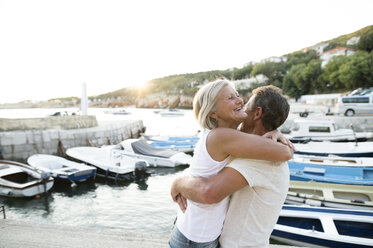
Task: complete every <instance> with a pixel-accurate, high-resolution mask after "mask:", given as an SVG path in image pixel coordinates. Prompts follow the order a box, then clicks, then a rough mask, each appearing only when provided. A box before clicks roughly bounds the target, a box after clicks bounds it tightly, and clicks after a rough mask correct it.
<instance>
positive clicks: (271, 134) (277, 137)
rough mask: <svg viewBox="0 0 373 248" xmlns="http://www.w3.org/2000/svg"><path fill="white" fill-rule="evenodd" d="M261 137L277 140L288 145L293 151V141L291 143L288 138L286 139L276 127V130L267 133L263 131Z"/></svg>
mask: <svg viewBox="0 0 373 248" xmlns="http://www.w3.org/2000/svg"><path fill="white" fill-rule="evenodd" d="M263 137H265V138H268V139H272V140H273V141H276V142H277V141H279V142H281V143H282V144H284V145H286V146H288V147H289V148H290V149H291V150H292V151H293V152H295V147H294V145H293V143H291V141H290V140H288V139H287V138H286V137H285V136H284V135H283V134H282V133H281V132H280V131H278V130H277V129H276V130H273V131H270V132H268V133H265V134H263Z"/></svg>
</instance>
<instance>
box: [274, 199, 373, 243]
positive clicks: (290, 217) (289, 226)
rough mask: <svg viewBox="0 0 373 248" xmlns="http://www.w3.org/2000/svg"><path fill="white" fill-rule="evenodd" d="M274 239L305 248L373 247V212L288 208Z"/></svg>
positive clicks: (279, 220)
mask: <svg viewBox="0 0 373 248" xmlns="http://www.w3.org/2000/svg"><path fill="white" fill-rule="evenodd" d="M271 238H272V239H274V240H277V241H280V242H283V243H286V244H290V245H295V246H301V247H335V248H341V247H346V248H347V247H348V248H366V247H373V211H367V210H365V211H364V210H346V209H338V208H320V207H310V206H290V205H284V206H283V207H282V210H281V212H280V217H279V219H278V221H277V224H276V225H275V228H274V230H273V232H272V234H271Z"/></svg>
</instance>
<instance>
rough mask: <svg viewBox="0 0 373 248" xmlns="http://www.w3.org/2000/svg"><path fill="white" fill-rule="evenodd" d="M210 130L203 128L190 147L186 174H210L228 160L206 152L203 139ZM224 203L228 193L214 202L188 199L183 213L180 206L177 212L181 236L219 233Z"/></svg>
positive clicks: (206, 238)
mask: <svg viewBox="0 0 373 248" xmlns="http://www.w3.org/2000/svg"><path fill="white" fill-rule="evenodd" d="M210 131H211V130H208V129H206V130H204V132H203V133H202V135H201V138H200V139H199V141H198V143H197V145H196V147H195V149H194V155H193V159H192V162H191V164H190V167H189V175H190V176H193V177H211V176H214V175H216V174H218V172H219V171H221V170H222V169H223V168H224V167H225V166H226V165H227V164H228V163H229V162H230V157H227V158H226V159H224V160H223V161H215V160H213V159H212V158H211V156H210V154H209V153H208V152H207V148H206V139H207V136H208V134H209V133H210ZM228 204H229V197H226V198H224V199H223V200H222V201H221V202H219V203H215V204H201V203H196V202H193V201H191V200H188V206H187V209H186V211H185V213H183V212H182V211H181V210H179V212H178V215H177V222H176V225H177V228H178V229H179V230H180V232H181V233H182V234H184V236H185V237H187V238H188V239H189V240H192V241H194V242H200V243H204V242H210V241H213V240H215V239H217V238H218V237H219V235H220V234H221V231H222V229H223V223H224V219H225V215H226V213H227V210H228Z"/></svg>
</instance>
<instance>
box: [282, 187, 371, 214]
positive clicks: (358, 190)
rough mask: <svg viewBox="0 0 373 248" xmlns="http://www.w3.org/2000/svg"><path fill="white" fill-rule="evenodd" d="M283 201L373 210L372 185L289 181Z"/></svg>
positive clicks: (293, 203) (294, 203)
mask: <svg viewBox="0 0 373 248" xmlns="http://www.w3.org/2000/svg"><path fill="white" fill-rule="evenodd" d="M285 203H286V204H291V205H304V204H306V205H310V206H316V207H329V208H344V209H358V210H373V186H361V185H349V184H332V183H318V182H314V181H309V182H301V181H290V186H289V191H288V194H287V197H286V200H285Z"/></svg>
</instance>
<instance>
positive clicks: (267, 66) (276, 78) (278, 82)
mask: <svg viewBox="0 0 373 248" xmlns="http://www.w3.org/2000/svg"><path fill="white" fill-rule="evenodd" d="M260 74H263V75H265V76H266V77H267V78H268V81H267V84H272V85H275V86H277V87H279V88H282V80H283V78H284V76H285V75H286V64H285V63H284V62H280V63H275V62H265V63H261V64H257V65H255V67H254V69H253V71H252V72H251V75H252V76H254V77H255V76H257V75H260Z"/></svg>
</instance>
